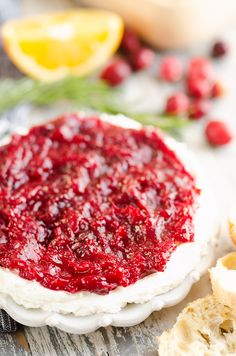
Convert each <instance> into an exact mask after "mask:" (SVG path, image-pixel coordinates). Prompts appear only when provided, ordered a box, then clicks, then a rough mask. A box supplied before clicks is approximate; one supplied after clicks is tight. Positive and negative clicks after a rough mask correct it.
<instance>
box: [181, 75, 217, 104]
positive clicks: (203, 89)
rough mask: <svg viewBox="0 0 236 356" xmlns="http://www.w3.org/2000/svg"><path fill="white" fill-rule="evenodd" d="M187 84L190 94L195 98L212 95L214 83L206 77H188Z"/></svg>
mask: <svg viewBox="0 0 236 356" xmlns="http://www.w3.org/2000/svg"><path fill="white" fill-rule="evenodd" d="M186 85H187V92H188V94H189V95H190V96H192V97H194V98H197V99H205V98H208V97H209V96H210V95H211V90H212V84H211V82H209V81H208V80H206V79H203V78H198V77H195V78H194V77H192V78H188V79H187V82H186Z"/></svg>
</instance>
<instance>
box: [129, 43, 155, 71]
mask: <svg viewBox="0 0 236 356" xmlns="http://www.w3.org/2000/svg"><path fill="white" fill-rule="evenodd" d="M154 58H155V53H154V52H153V50H151V49H150V48H146V47H142V48H139V49H138V50H137V51H135V52H133V53H132V54H131V55H130V63H131V65H132V67H133V68H134V69H135V70H143V69H147V68H149V67H150V66H151V65H152V63H153V62H154Z"/></svg>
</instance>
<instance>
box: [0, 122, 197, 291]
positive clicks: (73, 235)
mask: <svg viewBox="0 0 236 356" xmlns="http://www.w3.org/2000/svg"><path fill="white" fill-rule="evenodd" d="M117 120H119V119H117ZM198 195H199V191H198V189H197V188H196V186H195V180H194V178H193V177H192V176H191V175H190V174H189V173H188V172H187V171H186V170H185V168H184V166H183V165H182V163H181V162H180V161H179V160H178V158H177V157H176V155H175V153H173V152H172V150H170V149H169V148H168V147H167V146H166V144H165V142H164V141H163V138H162V136H161V135H160V133H159V132H158V131H157V130H154V129H149V128H147V129H141V130H134V129H123V128H120V127H116V126H113V125H111V124H108V123H105V122H102V121H100V120H99V118H95V117H87V118H85V119H82V118H80V117H78V116H77V115H68V116H65V117H61V118H59V119H57V120H56V121H54V122H50V123H47V124H45V125H42V126H38V127H33V128H32V129H31V130H30V131H29V133H28V134H27V135H26V136H20V135H14V136H13V137H12V139H11V142H10V143H9V144H8V145H6V146H3V147H1V148H0V266H1V267H4V268H9V269H10V270H12V271H15V272H16V273H18V274H19V275H20V276H21V277H23V278H25V279H28V280H35V281H38V282H39V283H41V285H43V286H44V287H47V288H50V289H54V290H64V291H68V292H71V293H75V292H78V291H91V292H95V293H99V294H106V293H108V292H109V291H111V290H113V289H114V288H116V287H118V286H128V285H130V284H132V283H134V282H136V281H137V280H138V279H140V278H143V277H144V276H146V275H148V274H150V273H153V272H155V271H163V270H164V269H165V266H166V263H167V262H168V260H169V258H170V256H171V254H172V253H173V251H174V250H175V248H176V246H177V245H178V244H179V243H183V242H188V241H192V240H193V238H194V226H193V216H194V213H195V210H196V201H197V198H198Z"/></svg>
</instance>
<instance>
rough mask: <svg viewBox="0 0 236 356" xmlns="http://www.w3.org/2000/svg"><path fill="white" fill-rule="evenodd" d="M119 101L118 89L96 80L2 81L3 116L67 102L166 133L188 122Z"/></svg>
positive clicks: (0, 101) (0, 102)
mask: <svg viewBox="0 0 236 356" xmlns="http://www.w3.org/2000/svg"><path fill="white" fill-rule="evenodd" d="M118 99H119V90H118V89H115V88H111V87H109V86H108V85H106V84H105V83H104V82H102V81H100V80H95V79H88V78H77V77H68V78H65V79H62V80H60V81H57V82H53V83H44V82H37V81H34V80H32V79H28V78H22V79H17V80H10V79H9V80H2V81H1V82H0V113H1V112H4V111H6V110H8V109H10V108H12V107H14V106H17V105H19V104H24V103H32V104H34V105H44V106H46V105H53V104H55V103H57V102H59V101H62V100H68V101H71V102H72V103H73V104H75V105H77V106H79V107H87V108H91V109H93V110H96V111H100V112H108V113H112V114H117V113H121V114H124V115H126V116H129V117H131V118H134V119H135V120H137V121H139V122H140V123H142V124H143V125H152V126H156V127H159V128H161V129H163V130H175V129H179V128H181V127H183V126H185V125H187V124H188V123H189V121H188V120H187V119H184V118H177V117H169V116H167V117H165V116H159V115H151V114H137V113H134V112H132V111H131V110H130V109H129V107H128V106H129V105H128V104H127V103H124V102H121V100H118ZM118 103H119V104H118Z"/></svg>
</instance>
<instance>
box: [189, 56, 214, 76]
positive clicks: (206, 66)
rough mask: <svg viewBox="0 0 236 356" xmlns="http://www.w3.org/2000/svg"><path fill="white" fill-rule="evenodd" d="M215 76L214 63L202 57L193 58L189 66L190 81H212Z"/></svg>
mask: <svg viewBox="0 0 236 356" xmlns="http://www.w3.org/2000/svg"><path fill="white" fill-rule="evenodd" d="M213 76H214V73H213V66H212V63H211V62H210V61H209V60H208V59H206V58H201V57H196V58H193V59H192V60H191V61H190V62H189V65H188V70H187V77H188V78H189V79H192V78H194V79H196V78H197V79H207V80H211V79H212V77H213Z"/></svg>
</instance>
